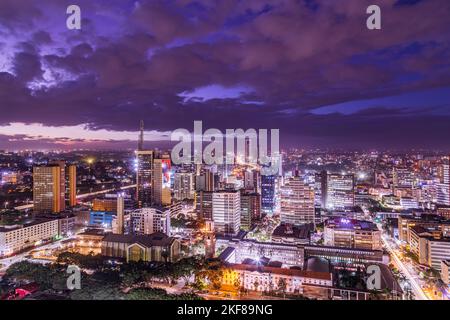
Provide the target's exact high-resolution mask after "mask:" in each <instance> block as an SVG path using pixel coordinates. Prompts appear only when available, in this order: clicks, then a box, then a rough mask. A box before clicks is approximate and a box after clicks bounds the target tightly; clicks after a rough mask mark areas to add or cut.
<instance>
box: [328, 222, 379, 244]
mask: <svg viewBox="0 0 450 320" xmlns="http://www.w3.org/2000/svg"><path fill="white" fill-rule="evenodd" d="M324 244H325V245H327V246H336V247H346V248H358V249H369V250H379V249H381V247H382V245H381V231H380V230H379V229H378V227H377V226H376V224H374V223H373V222H370V221H364V220H356V219H348V218H332V219H328V220H327V221H326V222H325V228H324Z"/></svg>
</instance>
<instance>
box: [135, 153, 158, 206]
mask: <svg viewBox="0 0 450 320" xmlns="http://www.w3.org/2000/svg"><path fill="white" fill-rule="evenodd" d="M136 157H137V172H136V189H137V192H136V194H137V202H138V206H139V207H140V208H142V207H146V206H151V205H152V199H153V188H152V184H153V159H154V152H153V151H152V150H138V151H136Z"/></svg>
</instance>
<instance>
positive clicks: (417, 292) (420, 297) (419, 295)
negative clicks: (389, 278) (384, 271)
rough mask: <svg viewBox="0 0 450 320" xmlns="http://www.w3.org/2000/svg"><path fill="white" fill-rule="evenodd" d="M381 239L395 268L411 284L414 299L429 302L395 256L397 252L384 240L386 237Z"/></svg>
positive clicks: (404, 266) (415, 280) (416, 282)
mask: <svg viewBox="0 0 450 320" xmlns="http://www.w3.org/2000/svg"><path fill="white" fill-rule="evenodd" d="M381 239H382V241H383V244H384V246H385V248H386V249H387V250H388V251H389V254H390V255H391V257H392V259H393V260H394V262H395V264H396V265H397V267H398V268H399V270H400V272H401V273H403V275H405V277H406V278H407V279H408V281H409V282H410V283H411V287H412V289H413V292H414V295H415V296H416V298H417V299H418V300H430V299H429V297H428V296H427V295H426V294H425V292H424V291H423V289H422V287H421V286H420V284H419V283H418V281H417V278H416V277H415V276H413V275H412V274H411V272H410V271H409V270H408V268H407V266H406V265H405V264H404V263H403V262H402V261H401V260H400V258H399V257H398V255H397V252H396V251H395V249H393V248H392V246H391V244H390V243H389V241H388V240H387V239H386V236H385V235H382V237H381Z"/></svg>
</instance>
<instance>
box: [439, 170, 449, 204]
mask: <svg viewBox="0 0 450 320" xmlns="http://www.w3.org/2000/svg"><path fill="white" fill-rule="evenodd" d="M438 169H439V170H438V178H439V182H438V183H437V184H436V203H437V204H439V205H445V206H450V168H449V164H448V163H444V164H442V165H441V166H439V168H438Z"/></svg>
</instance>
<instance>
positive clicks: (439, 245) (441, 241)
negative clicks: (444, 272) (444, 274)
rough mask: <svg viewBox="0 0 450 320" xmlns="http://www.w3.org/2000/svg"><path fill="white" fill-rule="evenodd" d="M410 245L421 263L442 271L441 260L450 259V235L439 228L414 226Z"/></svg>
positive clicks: (411, 231)
mask: <svg viewBox="0 0 450 320" xmlns="http://www.w3.org/2000/svg"><path fill="white" fill-rule="evenodd" d="M409 237H410V238H409V245H410V248H411V251H412V252H414V253H415V254H416V255H417V256H418V258H419V263H420V264H423V265H427V266H429V267H431V268H433V269H435V270H438V271H441V267H442V265H441V261H444V260H449V259H450V237H444V233H443V232H442V231H440V230H439V228H436V227H435V228H431V227H428V228H425V227H422V226H414V227H412V228H411V230H410V235H409Z"/></svg>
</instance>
